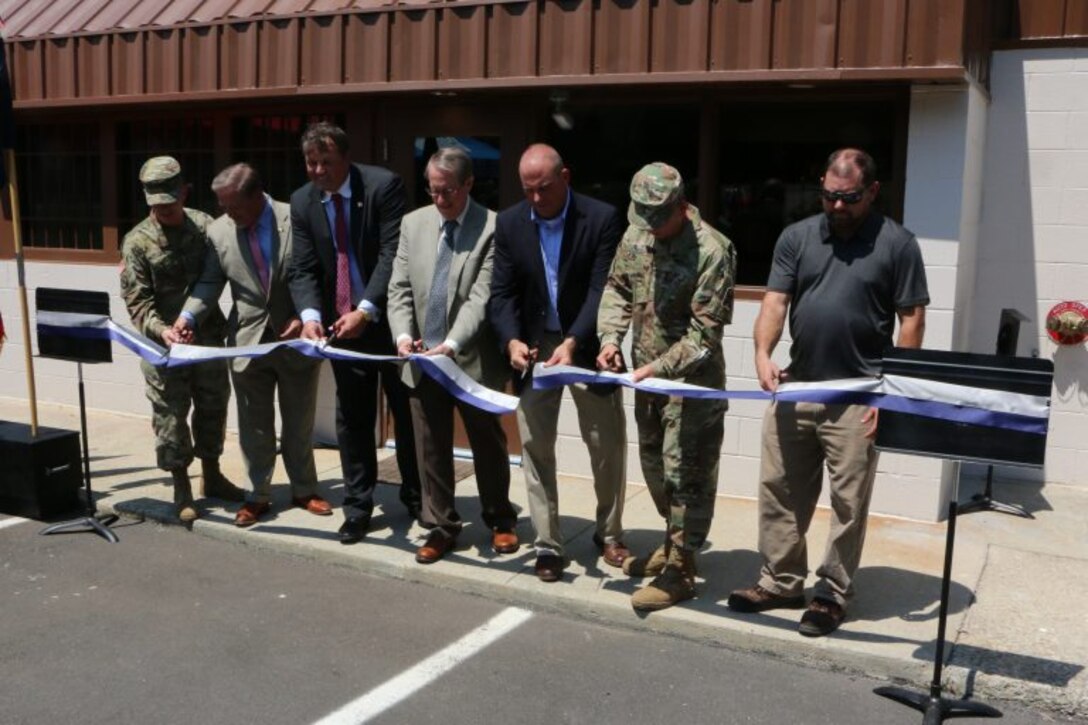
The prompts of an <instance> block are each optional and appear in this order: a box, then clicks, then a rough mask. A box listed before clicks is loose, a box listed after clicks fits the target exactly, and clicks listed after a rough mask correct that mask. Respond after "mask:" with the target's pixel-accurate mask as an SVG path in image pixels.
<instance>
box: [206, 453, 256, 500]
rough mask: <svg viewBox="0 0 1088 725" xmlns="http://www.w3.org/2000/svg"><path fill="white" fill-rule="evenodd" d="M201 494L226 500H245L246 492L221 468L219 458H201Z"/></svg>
mask: <svg viewBox="0 0 1088 725" xmlns="http://www.w3.org/2000/svg"><path fill="white" fill-rule="evenodd" d="M200 471H201V476H200V495H201V496H202V497H205V498H219V499H223V500H224V501H245V500H246V492H245V491H243V490H242V489H240V488H238V487H237V486H235V485H234V484H233V483H231V482H230V481H228V480H227V477H226V476H224V475H223V472H222V471H221V470H219V459H218V458H201V459H200Z"/></svg>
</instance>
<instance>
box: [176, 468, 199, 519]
mask: <svg viewBox="0 0 1088 725" xmlns="http://www.w3.org/2000/svg"><path fill="white" fill-rule="evenodd" d="M170 475H171V476H173V478H174V510H175V511H176V512H177V515H178V518H179V519H181V522H182V523H183V524H191V523H193V522H194V521H196V519H197V517H198V516H200V513H199V512H198V511H197V510H196V505H195V504H194V503H193V483H192V481H190V480H189V471H187V470H186V469H184V468H178V469H176V470H173V471H170Z"/></svg>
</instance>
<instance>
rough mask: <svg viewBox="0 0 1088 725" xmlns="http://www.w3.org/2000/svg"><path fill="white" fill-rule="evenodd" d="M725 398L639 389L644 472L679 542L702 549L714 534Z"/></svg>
mask: <svg viewBox="0 0 1088 725" xmlns="http://www.w3.org/2000/svg"><path fill="white" fill-rule="evenodd" d="M728 408H729V403H728V401H725V400H697V399H694V398H677V397H668V396H664V395H655V394H652V393H642V392H635V422H636V423H637V424H638V450H639V459H640V460H641V462H642V476H643V478H645V479H646V485H647V486H648V487H649V489H650V495H651V496H652V497H653V500H654V505H655V506H657V511H658V513H660V514H661V516H662V518H664V519H665V521H666V522H667V534H668V537H669V539H670V540H671V541H672V543H673V545H674V546H678V547H680V548H681V549H685V550H688V551H697V550H698V549H699V548H701V547H702V545H703V543H704V542H705V541H706V537H707V534H709V533H710V522H711V520H712V519H713V518H714V497H715V495H716V493H717V489H718V464H719V461H720V459H721V451H722V437H723V436H724V433H725V412H726V410H728Z"/></svg>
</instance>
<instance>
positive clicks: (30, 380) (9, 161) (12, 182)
mask: <svg viewBox="0 0 1088 725" xmlns="http://www.w3.org/2000/svg"><path fill="white" fill-rule="evenodd" d="M4 164H5V165H6V167H7V172H8V194H10V196H11V229H12V237H13V238H14V239H15V267H16V269H17V270H18V273H19V307H20V309H21V310H22V313H23V314H22V316H23V357H24V358H25V359H26V388H27V394H28V396H29V398H30V435H31V437H36V436H37V435H38V393H37V389H36V387H35V385H34V356H33V354H32V346H31V344H30V311H29V310H28V309H27V303H26V270H25V269H24V267H23V225H22V220H21V218H20V216H19V184H18V181H17V180H16V177H15V151H14V150H13V149H4Z"/></svg>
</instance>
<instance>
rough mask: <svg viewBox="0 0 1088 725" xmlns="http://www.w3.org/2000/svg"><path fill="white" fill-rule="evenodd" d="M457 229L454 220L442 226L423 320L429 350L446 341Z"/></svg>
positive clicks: (425, 339) (426, 344) (424, 339)
mask: <svg viewBox="0 0 1088 725" xmlns="http://www.w3.org/2000/svg"><path fill="white" fill-rule="evenodd" d="M456 229H457V222H456V221H453V220H452V219H451V220H449V221H446V222H443V224H442V239H441V241H439V243H438V255H437V256H436V258H435V260H434V277H432V278H431V293H430V295H428V297H427V310H426V312H424V318H423V344H424V345H425V346H426V347H427V349H431V348H435V347H438V346H439V345H441V344H442V343H443V342H445V341H446V333H447V332H448V330H447V328H446V323H447V319H446V301H447V300H446V298H447V292H448V290H449V284H450V261H452V260H453V234H454V232H455V231H456Z"/></svg>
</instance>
